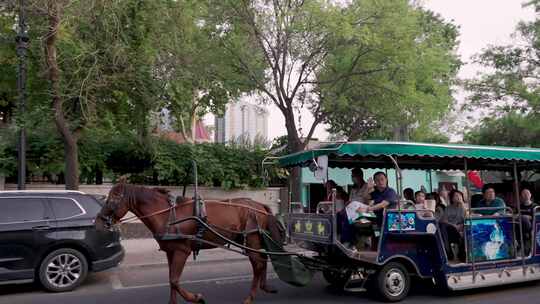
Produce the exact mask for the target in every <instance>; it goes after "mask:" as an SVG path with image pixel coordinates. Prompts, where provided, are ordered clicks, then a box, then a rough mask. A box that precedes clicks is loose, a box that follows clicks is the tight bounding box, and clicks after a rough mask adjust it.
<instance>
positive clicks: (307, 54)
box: [208, 0, 455, 199]
mask: <svg viewBox="0 0 540 304" xmlns="http://www.w3.org/2000/svg"><path fill="white" fill-rule="evenodd" d="M212 8H213V10H212V11H211V14H209V16H210V17H209V19H210V21H209V22H208V24H209V25H210V26H212V27H214V28H215V27H217V28H219V29H221V31H220V32H219V33H218V36H219V37H221V38H223V39H222V41H223V47H224V48H226V49H227V50H228V51H229V52H230V54H231V56H233V58H234V59H235V60H236V63H235V67H236V68H237V70H238V71H240V72H241V73H243V74H245V75H248V76H249V78H248V84H249V86H253V87H255V88H256V90H257V91H258V92H260V93H261V94H262V96H264V98H265V99H266V101H267V102H270V103H273V104H274V105H275V106H277V108H278V109H279V110H280V111H281V113H282V115H283V117H284V119H285V126H286V129H287V141H288V147H289V149H290V151H291V152H296V151H299V150H302V149H304V147H305V146H306V144H307V143H308V142H309V140H310V138H311V137H312V135H313V133H314V131H315V129H316V127H317V126H318V125H319V124H321V123H322V122H325V121H326V122H328V123H329V122H330V121H333V122H336V124H337V121H338V120H339V119H340V118H339V117H341V116H342V115H343V114H346V113H354V111H350V110H351V109H353V108H354V109H355V110H356V109H358V108H357V107H356V105H357V104H355V106H352V107H349V106H348V105H349V104H350V103H352V102H351V101H355V102H356V101H357V100H362V101H364V102H367V101H371V100H375V102H373V103H374V106H373V107H376V106H381V105H384V104H386V105H388V106H387V107H386V108H384V109H383V110H379V111H378V112H377V113H380V112H382V111H384V112H385V113H391V112H392V109H389V108H390V107H391V106H392V105H395V104H397V103H398V102H399V103H401V102H406V103H407V104H408V105H410V104H411V102H410V100H413V99H415V98H417V97H418V95H420V92H424V93H425V94H426V95H428V94H429V92H428V90H429V89H439V88H438V87H434V84H435V82H436V81H440V80H441V79H442V78H443V76H442V74H444V72H445V71H442V69H444V68H446V69H447V70H446V71H447V72H448V74H449V75H448V78H452V77H451V75H450V74H451V73H450V71H448V70H449V69H450V68H449V67H447V65H443V66H441V65H442V64H441V65H437V66H436V67H433V68H432V69H431V70H429V71H428V69H429V68H430V65H431V64H433V63H435V60H436V59H437V58H436V57H437V56H440V55H445V58H443V59H440V60H441V61H443V62H444V64H446V61H447V60H448V54H446V53H442V52H435V51H433V49H435V48H436V46H434V47H432V48H428V47H427V46H425V47H421V45H424V44H425V45H428V44H436V43H439V44H443V43H444V42H443V41H437V39H438V38H435V36H437V35H436V34H433V37H431V36H430V35H432V33H431V32H429V31H420V30H419V29H420V28H421V27H422V26H423V24H422V22H420V21H419V20H420V18H419V17H417V18H415V15H418V14H419V13H418V11H417V10H415V9H414V8H413V7H412V6H411V5H410V4H409V2H408V1H405V0H399V1H395V0H392V1H391V0H383V1H379V0H378V1H375V0H368V1H353V2H352V3H348V2H347V3H342V2H336V1H328V0H314V1H303V0H291V1H262V0H251V1H231V0H229V1H219V2H216V3H215V4H214V5H213V6H212ZM423 22H425V23H427V22H428V21H423ZM425 27H426V28H428V27H429V25H427V24H426V25H425ZM411 32H412V33H413V34H411ZM418 32H420V33H422V34H424V35H426V36H428V37H423V36H420V35H415V34H416V33H418ZM245 33H247V34H248V38H249V39H247V40H246V39H245V38H244V37H245ZM415 39H419V40H420V41H416V40H415ZM454 43H455V41H454ZM415 46H418V47H415ZM452 46H453V45H452ZM445 50H446V49H445ZM424 51H425V52H424ZM428 51H429V52H428ZM452 58H454V57H452ZM418 59H421V63H422V65H420V64H413V63H414V61H416V60H418ZM422 68H423V69H424V70H426V71H423V70H422ZM436 69H441V71H439V70H436ZM261 70H262V71H264V73H261ZM418 72H423V73H419V75H418V78H419V79H418V80H416V79H415V77H414V75H415V74H416V73H418ZM430 72H437V73H438V74H436V76H439V75H441V77H439V79H433V80H430V78H429V77H431V76H432V75H429V74H430ZM430 81H431V82H430ZM358 85H361V86H360V87H361V88H362V90H355V89H354V87H355V86H358ZM416 86H425V87H426V89H425V90H416V89H415V87H416ZM446 88H447V87H446ZM441 90H442V89H441ZM409 91H410V92H409ZM395 92H398V93H399V94H401V95H404V96H406V98H403V99H399V100H398V101H397V102H396V98H395V96H396V95H397V94H395ZM436 93H439V92H436ZM374 95H375V96H377V99H374V98H373V96H374ZM431 95H432V96H433V95H435V94H433V93H432V94H431ZM422 97H424V96H422ZM438 97H440V96H433V97H431V100H428V97H426V98H425V99H424V100H425V102H426V103H428V102H434V101H436V102H439V100H438V99H437V98H438ZM402 100H403V101H402ZM382 101H384V103H381V102H382ZM442 102H446V100H444V101H442ZM419 107H421V106H417V107H416V108H412V107H410V108H411V109H409V113H411V116H412V115H413V114H414V113H415V112H414V110H415V109H417V108H419ZM302 108H307V109H309V110H310V111H311V113H312V115H313V117H314V122H313V123H312V125H311V126H310V127H309V128H308V129H307V131H306V132H304V130H302V129H301V127H299V124H298V120H300V117H299V114H298V113H299V110H300V109H302ZM402 108H403V107H402ZM402 108H400V110H401V111H402V112H401V113H395V114H394V117H403V116H404V115H402V114H403V110H402ZM394 112H395V111H394ZM333 114H335V115H334V116H333V117H329V116H332V115H333ZM364 114H365V113H364V112H360V113H357V115H356V117H359V116H361V117H364ZM405 117H407V116H405ZM370 119H371V116H368V119H367V120H368V122H367V124H369V120H370ZM356 120H357V121H360V120H358V119H356ZM416 120H417V119H414V117H413V118H409V117H407V121H406V122H407V123H410V122H409V121H416ZM361 123H365V122H363V121H361ZM298 177H299V175H298V171H295V170H293V171H292V174H291V178H292V180H293V184H297V181H298ZM295 190H298V189H293V199H297V198H298V191H295Z"/></svg>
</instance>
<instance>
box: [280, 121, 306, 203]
mask: <svg viewBox="0 0 540 304" xmlns="http://www.w3.org/2000/svg"><path fill="white" fill-rule="evenodd" d="M285 124H286V126H287V142H288V146H289V153H296V152H299V151H302V150H303V149H304V144H303V143H302V140H301V139H300V138H299V137H298V133H297V132H296V125H295V124H294V118H292V126H293V128H294V130H293V128H291V129H290V128H289V127H290V126H291V123H290V121H286V122H285ZM301 170H302V169H301V168H299V167H293V168H292V169H291V171H290V173H291V175H289V187H290V189H289V191H290V193H291V201H292V202H299V201H300V199H301V197H302V188H301V185H302V179H301V177H302V176H301Z"/></svg>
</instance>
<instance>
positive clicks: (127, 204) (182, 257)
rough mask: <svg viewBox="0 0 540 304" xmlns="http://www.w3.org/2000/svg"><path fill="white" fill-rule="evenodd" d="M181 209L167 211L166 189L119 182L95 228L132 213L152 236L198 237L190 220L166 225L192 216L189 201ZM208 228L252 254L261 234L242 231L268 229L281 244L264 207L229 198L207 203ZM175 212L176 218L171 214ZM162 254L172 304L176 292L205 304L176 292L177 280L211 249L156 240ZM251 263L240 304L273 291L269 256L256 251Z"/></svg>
mask: <svg viewBox="0 0 540 304" xmlns="http://www.w3.org/2000/svg"><path fill="white" fill-rule="evenodd" d="M179 202H180V203H179V204H176V205H174V207H171V205H170V203H169V194H168V192H167V191H166V190H163V189H158V188H145V187H141V186H135V185H128V184H125V183H123V182H121V183H119V184H116V185H115V186H114V187H113V188H112V189H111V191H110V192H109V195H108V198H107V201H106V203H105V205H104V206H103V208H102V210H101V211H100V213H99V215H98V217H97V218H96V227H97V228H98V229H104V228H106V227H107V224H108V223H109V224H117V223H119V222H120V221H121V219H122V218H123V217H124V216H125V214H126V213H127V212H128V211H130V212H132V213H133V214H135V215H136V216H137V217H138V218H139V219H140V220H141V221H142V222H143V223H144V224H145V225H146V227H148V229H150V231H151V232H152V233H153V234H154V235H155V236H159V235H164V234H166V233H167V234H168V235H175V234H176V235H178V234H179V233H181V234H183V235H196V234H197V224H196V222H195V221H194V220H188V221H185V222H181V223H179V224H176V225H168V223H169V221H170V219H171V216H174V217H175V218H176V219H177V220H181V219H182V218H187V217H190V216H193V209H194V204H193V201H191V200H179ZM205 207H206V217H207V223H208V224H209V225H210V226H211V227H214V228H216V230H217V231H219V233H220V234H222V235H224V236H225V237H227V238H229V239H232V240H235V241H241V242H244V244H246V246H248V247H250V248H253V249H261V248H262V247H263V244H262V242H263V240H262V237H261V235H260V233H256V232H252V233H248V234H246V235H245V238H244V236H243V235H242V232H243V231H257V230H258V229H259V228H260V229H266V230H269V231H270V232H271V235H272V238H274V239H276V240H279V241H281V240H282V234H281V233H280V231H279V229H278V228H279V227H278V224H277V221H276V219H275V217H274V216H273V215H272V212H271V211H270V209H269V208H268V207H266V206H265V205H263V204H261V203H258V202H255V201H253V200H250V199H232V200H227V201H221V200H206V201H205ZM171 210H172V212H174V214H171ZM203 239H204V240H206V241H209V242H213V243H216V244H219V245H223V244H225V242H224V241H223V240H222V239H220V238H218V237H217V236H216V235H215V234H214V233H212V232H210V231H204V234H203ZM156 241H157V242H158V244H159V247H160V249H161V250H163V251H164V252H165V253H166V254H167V261H168V264H169V283H170V289H171V291H170V302H169V303H170V304H173V303H174V304H176V294H177V293H179V294H180V295H181V296H182V298H184V300H186V301H188V302H191V303H204V298H203V296H202V295H201V294H193V293H191V292H189V291H187V290H185V289H183V288H181V287H180V276H181V274H182V270H183V269H184V266H185V264H186V260H187V259H188V257H189V256H190V255H191V253H192V252H193V251H194V250H196V249H209V248H215V247H213V246H211V245H208V244H203V245H202V247H201V244H197V242H195V241H193V240H189V239H185V238H178V239H174V240H162V239H161V238H160V237H156ZM246 253H247V255H248V257H249V261H250V262H251V265H252V267H253V280H252V282H251V290H250V293H249V295H248V297H247V298H246V299H245V300H244V302H243V303H244V304H249V303H252V302H253V300H254V297H255V294H256V291H257V288H259V287H260V288H261V290H263V291H265V292H269V293H275V292H276V290H274V289H272V288H271V287H269V286H268V284H267V282H266V267H267V256H266V255H264V254H261V253H259V252H254V251H247V252H246Z"/></svg>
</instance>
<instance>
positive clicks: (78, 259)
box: [38, 248, 88, 292]
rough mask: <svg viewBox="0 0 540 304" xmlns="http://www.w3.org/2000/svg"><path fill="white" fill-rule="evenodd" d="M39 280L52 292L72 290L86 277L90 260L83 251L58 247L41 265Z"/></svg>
mask: <svg viewBox="0 0 540 304" xmlns="http://www.w3.org/2000/svg"><path fill="white" fill-rule="evenodd" d="M38 271H39V273H38V274H39V281H40V282H41V284H42V285H43V287H45V289H47V290H49V291H52V292H63V291H70V290H73V289H75V288H77V287H78V286H79V285H81V283H82V282H83V281H84V280H85V279H86V275H87V274H88V262H87V261H86V258H85V257H84V255H83V254H82V253H80V252H79V251H77V250H74V249H70V248H62V249H57V250H55V251H53V252H51V253H50V254H49V255H47V256H46V257H45V259H43V261H42V262H41V265H40V266H39V270H38Z"/></svg>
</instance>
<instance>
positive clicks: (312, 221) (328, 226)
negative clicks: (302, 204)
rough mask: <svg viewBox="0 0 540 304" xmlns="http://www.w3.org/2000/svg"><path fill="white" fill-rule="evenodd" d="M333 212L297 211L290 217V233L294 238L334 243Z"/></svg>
mask: <svg viewBox="0 0 540 304" xmlns="http://www.w3.org/2000/svg"><path fill="white" fill-rule="evenodd" d="M333 221H334V217H333V216H332V214H315V213H296V214H291V215H290V217H289V235H290V236H291V238H292V239H293V240H297V241H306V242H313V243H322V244H332V241H333V229H332V227H333Z"/></svg>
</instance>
